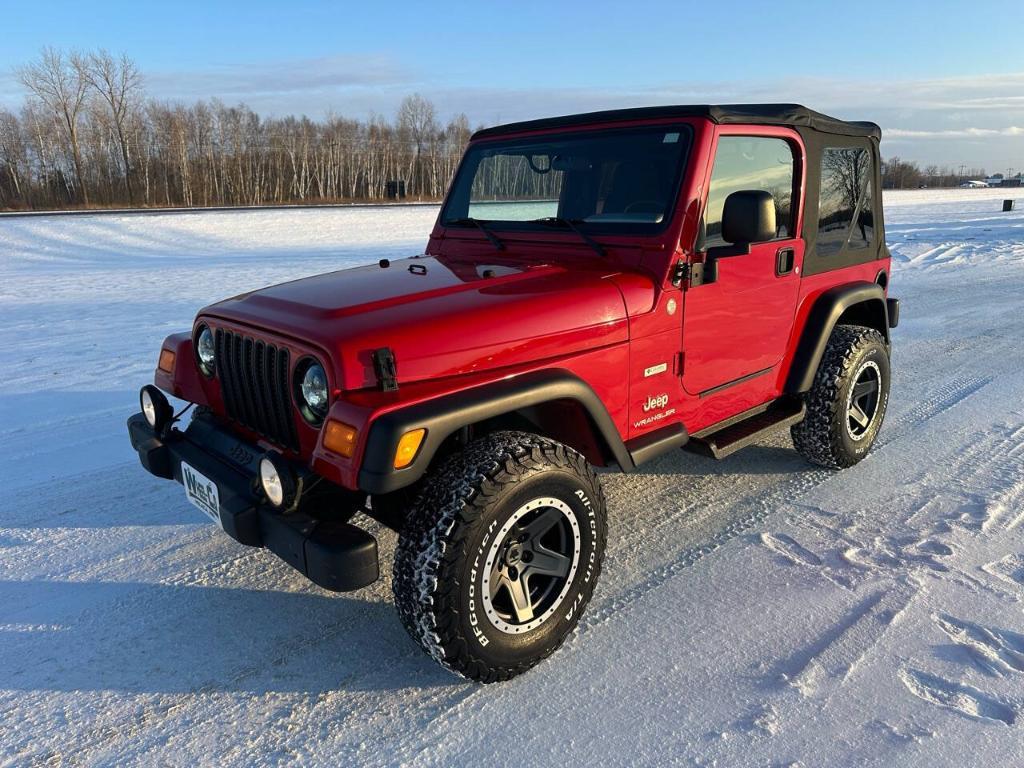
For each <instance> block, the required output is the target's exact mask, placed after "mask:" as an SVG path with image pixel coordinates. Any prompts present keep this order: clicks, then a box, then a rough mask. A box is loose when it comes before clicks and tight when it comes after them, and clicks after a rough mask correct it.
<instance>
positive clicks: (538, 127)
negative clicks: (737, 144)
mask: <svg viewBox="0 0 1024 768" xmlns="http://www.w3.org/2000/svg"><path fill="white" fill-rule="evenodd" d="M674 117H703V118H707V119H708V120H711V121H713V122H715V123H719V124H722V125H729V124H734V123H743V124H748V125H789V126H793V127H794V128H805V129H810V130H814V131H819V132H821V133H831V134H838V135H840V136H866V137H870V138H873V139H881V137H882V130H881V128H879V127H878V126H877V125H875V124H874V123H868V122H851V121H848V120H839V119H838V118H835V117H829V116H828V115H823V114H822V113H821V112H815V111H814V110H813V109H808V108H807V107H804V106H801V105H800V104H684V105H678V106H666V107H635V108H632V109H610V110H605V111H602V112H585V113H583V114H579V115H564V116H562V117H546V118H543V119H541V120H526V121H523V122H519V123H508V124H506V125H497V126H495V127H493V128H484V129H483V130H480V131H477V132H476V133H474V134H473V138H474V139H484V138H492V137H494V136H504V135H507V134H511V133H519V132H520V131H542V130H546V129H549V128H566V127H571V126H574V125H590V124H592V123H599V122H601V123H611V122H619V121H627V120H651V119H655V120H657V119H661V118H665V119H671V118H674Z"/></svg>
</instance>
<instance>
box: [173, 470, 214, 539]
mask: <svg viewBox="0 0 1024 768" xmlns="http://www.w3.org/2000/svg"><path fill="white" fill-rule="evenodd" d="M181 480H182V485H184V486H185V497H186V498H187V499H188V500H189V501H191V502H192V503H193V504H195V505H196V506H197V507H199V509H201V510H203V512H204V513H205V514H206V516H207V517H209V518H210V519H211V520H213V522H215V523H216V524H217V525H221V522H220V495H219V494H218V493H217V484H216V483H215V482H213V480H211V479H210V478H208V477H207V476H206V475H204V474H203V473H202V472H199V471H197V470H196V469H194V468H193V467H191V466H189V465H188V464H186V463H185V462H184V461H183V462H181ZM222 527H223V526H222Z"/></svg>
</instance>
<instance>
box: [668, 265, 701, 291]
mask: <svg viewBox="0 0 1024 768" xmlns="http://www.w3.org/2000/svg"><path fill="white" fill-rule="evenodd" d="M671 282H672V285H673V286H675V287H676V288H679V287H680V286H682V287H683V288H684V289H686V288H696V287H697V286H698V285H703V284H704V264H703V263H702V262H696V263H690V262H687V261H683V260H682V259H680V260H679V261H677V262H676V263H675V265H673V267H672V277H671Z"/></svg>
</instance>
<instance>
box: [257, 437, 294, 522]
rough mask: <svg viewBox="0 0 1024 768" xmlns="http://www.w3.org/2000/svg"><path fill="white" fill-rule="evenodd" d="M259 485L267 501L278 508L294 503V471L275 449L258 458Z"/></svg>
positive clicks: (287, 506) (288, 506)
mask: <svg viewBox="0 0 1024 768" xmlns="http://www.w3.org/2000/svg"><path fill="white" fill-rule="evenodd" d="M260 487H261V488H262V489H263V495H264V496H266V497H267V501H269V502H270V503H271V504H273V505H274V506H275V507H278V508H279V509H282V508H290V507H292V506H293V505H294V504H295V500H296V499H295V497H296V493H295V488H296V485H295V473H294V472H292V470H291V468H290V467H289V466H288V465H287V464H286V463H285V460H284V459H283V458H282V457H281V454H279V453H277V452H276V451H270V452H269V453H267V454H266V455H265V456H264V457H263V458H262V459H260Z"/></svg>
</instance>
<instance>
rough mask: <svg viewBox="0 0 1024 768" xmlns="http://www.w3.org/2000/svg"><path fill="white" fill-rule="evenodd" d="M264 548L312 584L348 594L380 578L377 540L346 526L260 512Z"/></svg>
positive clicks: (350, 526)
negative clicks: (303, 575)
mask: <svg viewBox="0 0 1024 768" xmlns="http://www.w3.org/2000/svg"><path fill="white" fill-rule="evenodd" d="M259 516H260V523H261V526H260V527H261V528H262V531H263V546H265V547H266V548H267V549H269V550H270V551H271V552H273V553H274V554H275V555H277V556H278V557H280V558H281V559H282V560H284V561H285V562H286V563H288V564H289V565H290V566H292V567H293V568H295V569H296V570H297V571H299V572H301V573H303V574H305V576H306V578H308V579H309V580H310V581H312V582H313V583H314V584H316V585H318V586H321V587H323V588H324V589H328V590H330V591H332V592H351V591H353V590H356V589H361V588H362V587H365V586H369V585H370V584H372V583H373V582H375V581H376V580H377V579H378V578H379V577H380V565H379V559H378V556H377V539H375V538H374V537H373V536H372V535H370V534H369V533H367V532H366V531H364V530H363V529H362V528H357V527H356V526H354V525H351V524H349V523H342V522H337V521H332V520H314V519H313V518H310V517H307V516H305V515H302V514H291V515H280V514H277V513H275V512H271V511H270V510H268V509H266V508H265V507H261V508H260V510H259Z"/></svg>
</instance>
